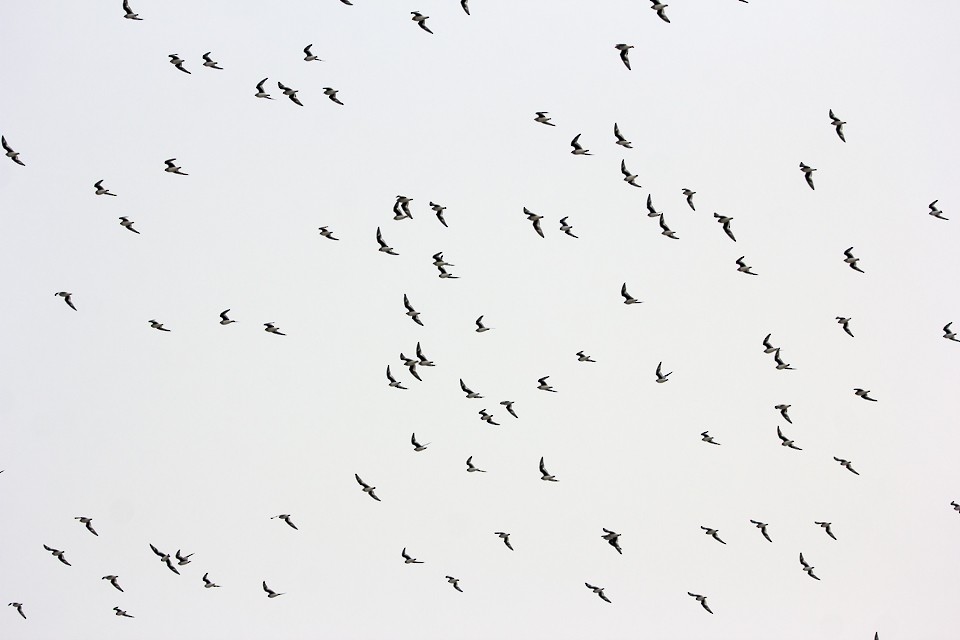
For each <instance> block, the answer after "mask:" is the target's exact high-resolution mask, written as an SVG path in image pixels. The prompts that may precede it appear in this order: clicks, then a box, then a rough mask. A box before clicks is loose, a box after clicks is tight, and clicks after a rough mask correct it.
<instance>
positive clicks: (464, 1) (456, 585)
mask: <svg viewBox="0 0 960 640" xmlns="http://www.w3.org/2000/svg"><path fill="white" fill-rule="evenodd" d="M462 4H463V6H464V7H466V5H467V0H462ZM467 13H469V12H467ZM446 578H447V582H449V583H450V584H452V585H453V588H454V589H456V590H457V591H459V592H460V593H463V589H461V588H460V581H459V580H457V579H456V578H454V577H453V576H446Z"/></svg>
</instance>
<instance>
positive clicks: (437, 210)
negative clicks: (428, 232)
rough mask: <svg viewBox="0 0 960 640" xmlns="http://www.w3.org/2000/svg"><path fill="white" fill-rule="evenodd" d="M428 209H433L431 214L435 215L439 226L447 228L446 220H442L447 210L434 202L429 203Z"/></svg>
mask: <svg viewBox="0 0 960 640" xmlns="http://www.w3.org/2000/svg"><path fill="white" fill-rule="evenodd" d="M430 208H431V209H433V212H434V213H435V214H436V216H437V220H439V221H440V224H442V225H443V226H445V227H446V226H448V225H447V221H446V220H445V219H444V217H443V212H444V211H446V210H447V208H446V207H444V206H441V205H439V204H437V203H436V202H431V203H430ZM451 266H453V265H451Z"/></svg>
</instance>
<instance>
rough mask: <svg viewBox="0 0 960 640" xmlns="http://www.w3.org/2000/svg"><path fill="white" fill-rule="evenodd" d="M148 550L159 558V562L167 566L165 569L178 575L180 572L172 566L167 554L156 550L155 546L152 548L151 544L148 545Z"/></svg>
mask: <svg viewBox="0 0 960 640" xmlns="http://www.w3.org/2000/svg"><path fill="white" fill-rule="evenodd" d="M150 549H151V550H152V551H153V552H154V553H155V554H157V556H159V557H160V562H162V563H164V564H165V565H167V568H168V569H170V571H173V572H174V573H175V574H177V575H180V572H179V571H177V568H176V567H175V566H173V561H172V560H170V554H169V553H164V552H163V551H160V550H159V549H157V548H156V547H155V546H153V545H152V544H151V545H150Z"/></svg>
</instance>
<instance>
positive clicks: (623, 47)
mask: <svg viewBox="0 0 960 640" xmlns="http://www.w3.org/2000/svg"><path fill="white" fill-rule="evenodd" d="M614 49H619V50H620V59H621V60H622V61H623V66H625V67H626V68H627V70H630V49H633V45H632V44H618V45H616V46H614Z"/></svg>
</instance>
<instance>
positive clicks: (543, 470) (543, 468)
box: [540, 456, 559, 482]
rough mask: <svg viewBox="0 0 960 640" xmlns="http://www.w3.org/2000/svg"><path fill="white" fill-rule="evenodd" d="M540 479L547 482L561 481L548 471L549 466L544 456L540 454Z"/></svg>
mask: <svg viewBox="0 0 960 640" xmlns="http://www.w3.org/2000/svg"><path fill="white" fill-rule="evenodd" d="M540 479H541V480H545V481H547V482H559V480H557V478H556V476H553V475H550V473H549V472H548V471H547V467H546V466H545V465H544V464H543V456H540Z"/></svg>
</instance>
